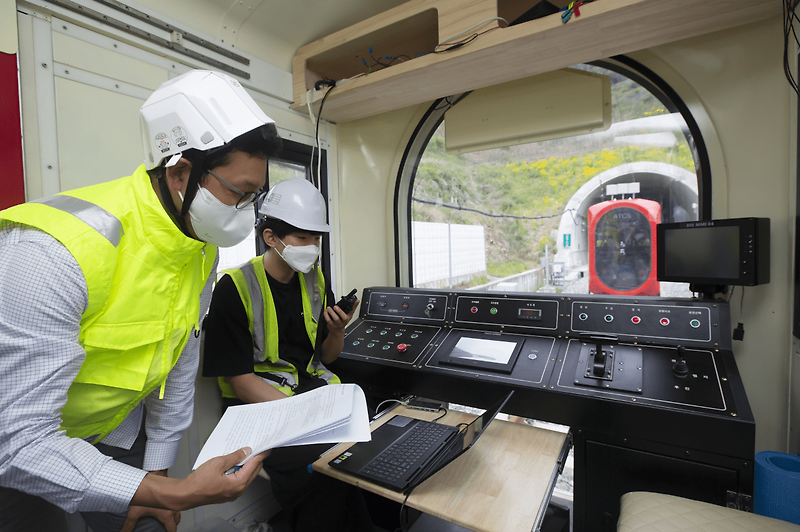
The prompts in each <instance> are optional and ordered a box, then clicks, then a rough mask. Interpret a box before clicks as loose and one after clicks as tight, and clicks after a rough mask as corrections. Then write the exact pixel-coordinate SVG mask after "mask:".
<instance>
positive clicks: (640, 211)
mask: <svg viewBox="0 0 800 532" xmlns="http://www.w3.org/2000/svg"><path fill="white" fill-rule="evenodd" d="M565 72H566V73H565V74H564V76H572V78H569V79H566V80H561V79H560V78H559V76H561V75H560V74H559V75H555V74H554V75H551V76H549V77H546V78H541V80H540V79H534V78H531V81H530V82H529V83H530V84H529V85H524V84H520V83H517V84H516V85H513V86H511V88H510V89H508V90H505V89H503V90H501V88H497V89H495V88H490V89H488V90H485V91H475V92H473V93H465V94H462V95H456V96H453V97H450V98H444V99H441V100H439V101H437V102H435V103H434V105H433V106H432V107H431V108H430V110H429V111H428V113H427V114H426V116H425V117H424V118H423V120H422V123H421V124H420V125H419V126H418V128H417V132H416V136H415V138H413V139H412V141H411V143H410V144H409V147H408V149H407V151H406V157H405V160H404V165H403V168H401V171H400V176H399V179H400V185H399V186H398V190H399V189H401V188H403V185H404V184H405V185H406V186H407V190H408V192H407V197H405V198H402V200H405V201H407V207H405V209H404V207H403V206H401V205H400V203H399V201H401V195H398V214H399V215H400V217H401V218H402V214H401V213H403V211H404V210H406V209H407V213H408V224H407V232H408V235H407V236H408V242H409V244H408V248H409V253H408V255H409V257H408V266H407V276H408V282H409V284H410V285H411V286H415V287H429V288H444V287H448V288H459V289H471V290H492V291H498V290H499V291H515V292H537V291H550V292H565V293H602V294H619V295H663V296H668V297H689V296H691V292H689V290H688V285H684V284H675V283H659V282H658V281H657V280H656V277H655V274H656V257H655V252H656V250H655V236H656V235H655V233H656V230H655V228H656V224H657V223H660V222H677V221H690V220H697V219H702V218H706V217H708V216H709V214H710V175H709V173H708V170H707V169H708V164H707V162H706V161H707V156H706V153H705V147H704V144H703V142H702V139H701V138H700V135H699V131H698V129H697V126H696V124H695V122H694V119H693V118H692V117H691V115H690V113H689V112H688V109H687V108H686V107H685V105H684V104H683V103H682V102H681V101H680V99H679V98H678V97H677V95H676V94H675V93H674V92H673V91H672V90H671V89H670V88H669V87H667V86H665V84H664V83H663V81H661V80H660V79H658V78H657V77H656V76H654V75H653V74H652V73H650V72H648V71H646V70H645V69H644V68H642V67H641V65H638V64H636V63H634V62H632V61H630V60H628V59H627V58H615V59H613V60H605V61H600V62H596V63H592V64H583V65H577V66H575V67H572V68H571V69H568V70H567V71H565ZM587 76H590V78H587ZM573 78H574V79H573ZM575 80H577V82H580V83H584V81H585V82H587V83H589V85H587V89H581V90H586V91H587V92H583V93H580V94H579V95H578V96H577V97H576V96H575V95H574V94H572V95H571V94H569V93H567V92H564V91H560V90H559V89H558V85H554V83H562V84H568V85H565V86H569V87H574V82H575ZM544 82H546V83H548V84H549V85H547V86H545V85H543V83H544ZM515 83H516V82H515ZM591 84H594V85H591ZM507 85H508V84H507ZM595 85H596V86H597V87H598V89H597V91H595V89H594V88H592V87H594V86H595ZM548 87H549V89H548ZM603 87H604V88H603ZM554 88H555V89H554ZM548 90H549V92H548ZM589 91H591V92H589ZM603 91H604V94H605V98H606V100H605V102H606V103H605V105H606V106H607V105H608V104H609V103H610V113H607V112H606V115H605V123H604V124H602V125H598V124H599V120H600V118H598V117H599V115H600V114H601V113H603V112H604V110H603V109H602V108H601V107H600V105H602V104H598V105H597V106H596V108H592V107H591V106H592V105H594V104H592V103H591V102H589V100H590V99H591V98H595V96H597V97H603ZM470 98H475V100H474V101H473V103H469V102H470V100H469V99H470ZM493 98H495V99H496V100H495V101H492V99H493ZM548 98H551V99H552V101H550V100H548ZM568 98H572V99H571V100H570V101H568V102H565V101H564V100H565V99H568ZM582 100H586V101H582ZM525 105H530V106H539V107H540V108H541V110H534V111H533V113H534V116H541V118H540V119H539V120H540V121H541V122H542V123H541V124H518V123H515V122H516V121H521V120H526V119H528V117H530V116H532V115H531V112H528V111H527V110H526V109H524V106H525ZM459 106H463V111H458V108H459ZM470 106H472V107H470ZM559 106H560V107H559ZM581 106H584V107H586V111H585V112H583V111H576V112H574V113H573V112H572V111H571V110H570V111H569V112H567V113H563V111H557V112H556V113H551V114H549V115H548V114H547V113H548V109H550V108H554V109H556V110H558V109H568V108H570V109H571V108H573V107H581ZM504 108H505V109H504ZM457 111H458V112H459V113H460V114H456V113H457ZM448 113H452V115H451V116H450V117H448ZM535 113H539V115H536V114H535ZM559 113H562V114H565V116H564V117H563V122H564V123H563V124H559V121H560V120H561V118H560V115H559ZM573 115H575V116H573ZM498 116H501V117H508V119H507V125H508V127H507V128H506V127H505V124H504V123H502V124H501V125H500V127H498V126H497V124H493V123H492V121H493V120H494V121H495V122H496V121H497V117H498ZM515 117H522V118H520V119H519V120H515ZM530 121H531V122H535V121H536V120H533V119H532V120H530ZM581 121H583V122H581ZM581 123H585V124H586V125H584V126H581ZM448 127H449V128H450V129H451V131H448ZM506 130H508V132H507V131H506ZM518 130H519V131H520V132H521V133H517V131H518ZM448 133H450V134H449V135H448ZM399 269H400V270H401V274H402V272H403V268H402V266H401V267H400V268H399Z"/></svg>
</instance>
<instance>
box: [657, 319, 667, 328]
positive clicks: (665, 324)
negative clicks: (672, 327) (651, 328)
mask: <svg viewBox="0 0 800 532" xmlns="http://www.w3.org/2000/svg"><path fill="white" fill-rule="evenodd" d="M659 323H660V324H661V325H663V326H664V327H666V326H667V325H669V318H661V319H660V320H659Z"/></svg>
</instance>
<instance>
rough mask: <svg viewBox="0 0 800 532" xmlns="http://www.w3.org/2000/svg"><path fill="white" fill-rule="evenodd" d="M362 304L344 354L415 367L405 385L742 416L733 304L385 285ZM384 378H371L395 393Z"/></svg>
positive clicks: (387, 364)
mask: <svg viewBox="0 0 800 532" xmlns="http://www.w3.org/2000/svg"><path fill="white" fill-rule="evenodd" d="M362 301H366V304H365V305H363V306H362V308H361V313H360V316H359V318H358V319H357V320H355V321H354V322H353V323H351V325H350V326H349V327H348V329H347V333H346V337H345V343H344V349H343V351H342V354H341V356H340V357H339V358H340V360H359V361H362V362H367V363H378V364H381V365H382V366H385V367H396V368H403V369H404V370H408V371H413V372H414V373H413V374H410V375H405V376H404V379H405V380H404V381H403V382H406V383H408V382H410V383H417V382H420V383H422V382H424V383H432V382H449V380H450V379H456V380H467V381H469V382H472V383H475V382H478V383H481V384H482V385H483V384H490V383H495V384H505V385H508V386H514V387H515V389H519V388H528V389H531V390H548V391H552V392H560V393H564V394H568V395H573V396H581V397H591V398H596V399H603V400H607V401H612V402H624V403H634V402H635V403H637V404H640V405H642V404H645V405H652V406H657V407H663V408H670V409H684V410H687V411H693V412H719V413H723V414H726V415H732V414H733V413H736V412H735V410H736V407H735V405H733V404H732V403H733V401H732V399H731V394H732V389H731V387H730V384H729V380H728V379H729V375H728V374H727V373H728V371H729V370H728V369H726V364H725V363H724V362H723V359H724V358H725V357H726V356H727V357H728V358H730V317H729V314H728V307H727V303H726V302H725V301H699V300H689V299H674V300H667V299H662V298H654V297H650V298H648V297H638V298H634V297H622V296H602V295H569V296H567V295H557V294H522V293H508V292H499V293H488V292H471V291H467V290H452V291H443V290H425V289H413V288H380V287H379V288H370V289H366V290H365V291H364V294H363V297H362ZM387 371H389V370H387ZM381 375H384V373H382V372H381ZM385 375H386V380H385V381H384V382H380V381H375V380H371V381H370V383H371V384H372V385H375V386H376V387H380V388H381V390H382V391H388V392H391V391H392V389H393V387H394V386H395V385H396V383H395V382H393V380H392V376H391V373H386V374H385ZM370 376H371V378H372V377H374V376H375V374H373V373H371V374H370ZM428 385H429V384H426V386H428ZM410 391H411V390H404V392H406V393H408V392H410ZM418 391H419V392H421V393H423V394H426V395H427V396H432V395H433V394H432V393H431V391H430V390H418ZM438 398H440V399H442V400H447V399H449V397H445V396H444V394H442V396H441V397H438ZM520 413H521V414H522V413H523V412H520ZM737 415H738V413H737Z"/></svg>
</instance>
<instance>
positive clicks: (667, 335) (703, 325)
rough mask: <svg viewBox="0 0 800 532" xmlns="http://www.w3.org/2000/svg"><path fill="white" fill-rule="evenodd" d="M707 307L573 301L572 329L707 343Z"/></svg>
mask: <svg viewBox="0 0 800 532" xmlns="http://www.w3.org/2000/svg"><path fill="white" fill-rule="evenodd" d="M715 325H716V324H713V323H712V320H711V309H710V308H708V307H695V306H678V305H670V304H657V305H653V304H639V303H634V304H626V303H622V302H617V301H604V302H592V301H573V302H572V330H573V331H575V332H581V333H602V334H617V335H624V336H631V337H635V338H652V339H662V340H674V341H689V340H693V341H698V342H710V341H711V330H712V327H714V326H715Z"/></svg>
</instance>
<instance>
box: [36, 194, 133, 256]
mask: <svg viewBox="0 0 800 532" xmlns="http://www.w3.org/2000/svg"><path fill="white" fill-rule="evenodd" d="M30 203H42V204H44V205H49V206H50V207H53V208H54V209H58V210H60V211H64V212H66V213H69V214H71V215H73V216H74V217H75V218H77V219H79V220H81V221H82V222H83V223H85V224H86V225H88V226H89V227H91V228H92V229H94V230H95V231H97V232H98V233H100V234H101V235H103V236H104V237H105V239H106V240H108V241H109V242H111V245H112V246H114V247H117V246H119V241H120V239H121V238H122V235H124V234H125V231H123V230H122V222H120V221H119V218H117V217H116V216H114V215H113V214H111V213H110V212H108V211H107V210H105V209H104V208H102V207H100V206H99V205H96V204H94V203H92V202H89V201H86V200H82V199H80V198H75V197H72V196H62V195H56V196H49V197H47V198H42V199H38V200H33V201H31V202H30Z"/></svg>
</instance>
